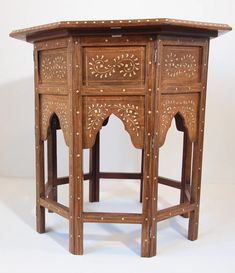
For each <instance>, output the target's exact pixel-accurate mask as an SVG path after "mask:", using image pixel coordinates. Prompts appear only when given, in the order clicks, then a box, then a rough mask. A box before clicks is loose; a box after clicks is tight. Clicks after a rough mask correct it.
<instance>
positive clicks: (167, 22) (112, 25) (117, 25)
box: [10, 18, 232, 41]
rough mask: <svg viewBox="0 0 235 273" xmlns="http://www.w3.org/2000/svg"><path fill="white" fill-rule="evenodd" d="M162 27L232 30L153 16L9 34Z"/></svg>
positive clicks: (63, 23)
mask: <svg viewBox="0 0 235 273" xmlns="http://www.w3.org/2000/svg"><path fill="white" fill-rule="evenodd" d="M164 27H168V28H182V29H198V30H201V31H202V30H204V31H217V32H218V34H221V33H224V32H227V31H230V30H232V28H231V27H230V26H229V25H227V24H217V23H208V22H199V21H189V20H180V19H169V18H155V19H125V20H98V21H97V20H96V21H61V22H55V23H50V24H45V25H40V26H35V27H30V28H24V29H19V30H14V31H12V32H11V33H10V36H11V37H13V38H16V39H20V40H25V41H27V40H28V39H27V38H28V37H29V36H32V35H37V34H42V33H45V32H52V31H59V30H67V31H69V30H77V31H79V30H80V31H84V30H93V31H95V30H103V31H105V30H113V31H114V30H128V29H129V30H130V29H137V28H138V29H142V30H143V31H144V30H149V29H151V30H152V31H154V29H156V30H158V29H161V28H164Z"/></svg>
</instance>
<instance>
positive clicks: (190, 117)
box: [159, 94, 199, 146]
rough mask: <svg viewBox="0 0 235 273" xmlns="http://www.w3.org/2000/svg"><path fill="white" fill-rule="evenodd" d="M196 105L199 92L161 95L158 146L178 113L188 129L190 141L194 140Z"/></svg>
mask: <svg viewBox="0 0 235 273" xmlns="http://www.w3.org/2000/svg"><path fill="white" fill-rule="evenodd" d="M198 105H199V94H190V95H178V94H177V95H162V98H161V107H160V119H159V127H160V135H159V145H160V146H162V145H163V144H164V141H165V138H166V134H167V131H168V129H169V128H170V126H171V122H172V119H173V118H174V117H175V115H176V114H178V113H179V115H180V116H181V117H182V119H183V123H184V126H185V127H186V129H187V131H188V136H189V139H190V140H191V141H192V142H193V141H195V140H196V136H197V128H198V111H199V109H198Z"/></svg>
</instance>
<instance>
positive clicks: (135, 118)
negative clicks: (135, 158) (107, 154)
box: [83, 98, 144, 148]
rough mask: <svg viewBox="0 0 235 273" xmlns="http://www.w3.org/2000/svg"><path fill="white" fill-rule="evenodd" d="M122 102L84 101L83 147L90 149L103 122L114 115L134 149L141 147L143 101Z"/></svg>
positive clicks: (116, 100) (108, 100) (111, 100)
mask: <svg viewBox="0 0 235 273" xmlns="http://www.w3.org/2000/svg"><path fill="white" fill-rule="evenodd" d="M129 100H130V101H128V102H123V101H120V100H118V99H113V98H112V99H109V98H107V102H106V100H105V99H103V100H102V99H100V100H99V99H97V100H96V101H95V100H90V101H89V100H86V102H85V104H84V110H83V112H84V117H85V119H86V123H85V126H84V137H85V146H86V147H87V148H90V147H91V146H92V145H93V144H94V141H95V136H96V134H97V132H98V131H99V130H100V129H101V127H102V125H103V123H104V121H105V120H106V119H107V118H108V117H109V116H110V115H111V114H114V115H116V116H117V117H118V118H120V120H121V121H122V122H123V124H124V126H125V129H126V130H127V131H128V133H129V134H130V136H131V139H132V141H133V144H134V145H135V146H136V147H142V145H143V128H144V99H143V98H141V99H138V100H136V99H134V101H131V99H129Z"/></svg>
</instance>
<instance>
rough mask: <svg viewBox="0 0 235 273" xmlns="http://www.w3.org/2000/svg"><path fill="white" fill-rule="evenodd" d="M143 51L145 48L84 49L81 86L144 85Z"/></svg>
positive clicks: (144, 61)
mask: <svg viewBox="0 0 235 273" xmlns="http://www.w3.org/2000/svg"><path fill="white" fill-rule="evenodd" d="M145 51H146V48H145V46H99V47H92V46H91V47H84V48H83V53H82V56H83V85H84V86H101V85H111V84H112V85H125V86H126V85H135V86H141V85H144V83H145V70H146V67H145V66H146V64H145V63H146V52H145Z"/></svg>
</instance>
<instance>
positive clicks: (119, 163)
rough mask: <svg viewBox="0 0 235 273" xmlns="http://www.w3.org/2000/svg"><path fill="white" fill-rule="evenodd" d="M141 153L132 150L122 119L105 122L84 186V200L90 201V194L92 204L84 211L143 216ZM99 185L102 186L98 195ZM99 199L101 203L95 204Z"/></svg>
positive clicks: (108, 119) (111, 116) (94, 148)
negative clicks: (140, 193) (138, 214)
mask: <svg viewBox="0 0 235 273" xmlns="http://www.w3.org/2000/svg"><path fill="white" fill-rule="evenodd" d="M97 141H98V142H97ZM141 151H142V150H141V149H137V148H135V147H134V146H133V143H132V140H131V138H130V135H129V132H127V131H126V130H125V128H124V124H123V122H122V119H120V117H119V116H117V115H116V114H115V113H113V114H111V115H109V116H108V117H106V118H104V120H103V123H102V128H101V130H100V131H99V132H98V133H97V135H96V140H95V143H94V146H93V147H92V148H91V149H90V162H89V163H90V164H91V166H90V177H89V178H90V182H89V184H88V183H84V190H85V194H84V197H85V198H87V196H89V195H88V194H87V193H88V192H89V193H90V201H91V202H90V203H89V202H85V211H96V212H99V211H106V212H120V211H121V212H141V205H139V206H138V207H136V202H137V201H138V200H139V187H140V182H139V180H140V179H141V164H140V162H141ZM138 165H139V167H138ZM119 178H120V179H119ZM96 183H97V184H99V185H98V188H99V189H100V192H98V193H97V192H96V189H97V188H96V185H95V184H96ZM88 187H89V188H88ZM92 192H93V196H92ZM97 195H98V196H97ZM99 198H100V199H102V202H100V203H98V205H97V203H96V204H95V205H94V204H92V202H95V201H99ZM85 201H86V200H85Z"/></svg>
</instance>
